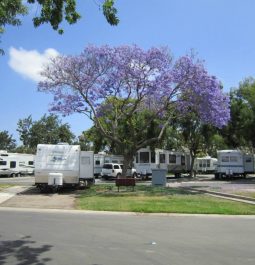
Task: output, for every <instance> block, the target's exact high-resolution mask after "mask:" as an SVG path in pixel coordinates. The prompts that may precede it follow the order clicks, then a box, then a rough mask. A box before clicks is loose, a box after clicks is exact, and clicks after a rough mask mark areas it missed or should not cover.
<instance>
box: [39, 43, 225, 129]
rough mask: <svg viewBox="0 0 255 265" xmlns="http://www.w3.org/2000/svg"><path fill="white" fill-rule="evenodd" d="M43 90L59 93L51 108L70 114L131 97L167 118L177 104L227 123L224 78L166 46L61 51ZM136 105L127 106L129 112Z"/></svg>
mask: <svg viewBox="0 0 255 265" xmlns="http://www.w3.org/2000/svg"><path fill="white" fill-rule="evenodd" d="M42 75H43V76H44V77H46V79H45V81H43V82H40V83H39V86H38V88H39V91H43V92H50V93H52V94H53V95H54V101H53V103H52V105H51V110H52V111H56V112H60V113H62V114H64V115H70V114H72V113H75V112H79V113H87V114H90V117H91V119H93V120H96V119H97V118H98V117H102V116H103V115H104V113H107V112H108V111H109V110H110V109H107V108H109V106H105V105H103V104H104V103H105V102H106V100H107V99H109V97H115V98H118V99H122V100H123V101H124V102H125V101H126V103H127V104H130V100H132V102H133V104H134V105H135V106H136V108H137V110H139V109H143V108H150V110H152V111H154V112H155V114H157V115H158V116H160V118H163V117H164V116H165V115H168V113H169V112H168V111H167V110H168V108H169V107H170V106H171V105H172V104H176V105H177V106H178V108H179V110H180V111H181V112H182V113H185V112H187V111H190V110H191V109H192V110H194V111H196V113H198V114H199V117H200V118H201V121H202V122H205V123H210V124H212V125H215V126H218V127H222V126H224V125H225V124H226V123H227V122H228V120H229V118H230V111H229V99H228V97H227V96H226V95H224V93H223V91H222V89H221V86H220V82H219V80H217V78H216V77H215V76H210V75H209V74H208V73H207V71H206V70H205V68H204V65H203V63H202V62H201V61H199V60H195V58H194V56H187V55H186V56H183V57H181V58H179V59H178V60H176V61H173V58H172V56H171V54H170V52H169V50H168V48H167V47H163V48H155V47H153V48H150V49H148V50H143V49H141V48H140V47H138V46H136V45H133V46H119V47H109V46H101V47H96V46H93V45H90V46H88V47H86V48H85V49H84V51H83V52H82V53H81V54H80V55H77V56H59V57H57V58H55V59H53V60H52V62H51V64H49V65H48V66H47V67H46V68H45V69H44V71H43V73H42ZM130 110H132V106H126V107H123V108H122V111H123V112H126V113H122V114H121V115H125V114H126V115H129V114H130Z"/></svg>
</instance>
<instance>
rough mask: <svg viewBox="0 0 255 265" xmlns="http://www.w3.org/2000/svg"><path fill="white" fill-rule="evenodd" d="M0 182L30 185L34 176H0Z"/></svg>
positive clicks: (33, 182) (33, 181)
mask: <svg viewBox="0 0 255 265" xmlns="http://www.w3.org/2000/svg"><path fill="white" fill-rule="evenodd" d="M0 184H14V185H19V186H32V185H34V184H35V177H34V176H24V177H17V178H6V177H0Z"/></svg>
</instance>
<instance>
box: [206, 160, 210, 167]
mask: <svg viewBox="0 0 255 265" xmlns="http://www.w3.org/2000/svg"><path fill="white" fill-rule="evenodd" d="M206 166H207V167H210V159H207V160H206Z"/></svg>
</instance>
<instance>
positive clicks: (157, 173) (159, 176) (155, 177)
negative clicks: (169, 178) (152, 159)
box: [152, 168, 167, 186]
mask: <svg viewBox="0 0 255 265" xmlns="http://www.w3.org/2000/svg"><path fill="white" fill-rule="evenodd" d="M166 173H167V170H166V169H161V168H157V169H152V185H159V186H166Z"/></svg>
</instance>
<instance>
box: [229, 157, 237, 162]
mask: <svg viewBox="0 0 255 265" xmlns="http://www.w3.org/2000/svg"><path fill="white" fill-rule="evenodd" d="M237 161H238V157H237V156H231V157H230V162H237Z"/></svg>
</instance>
